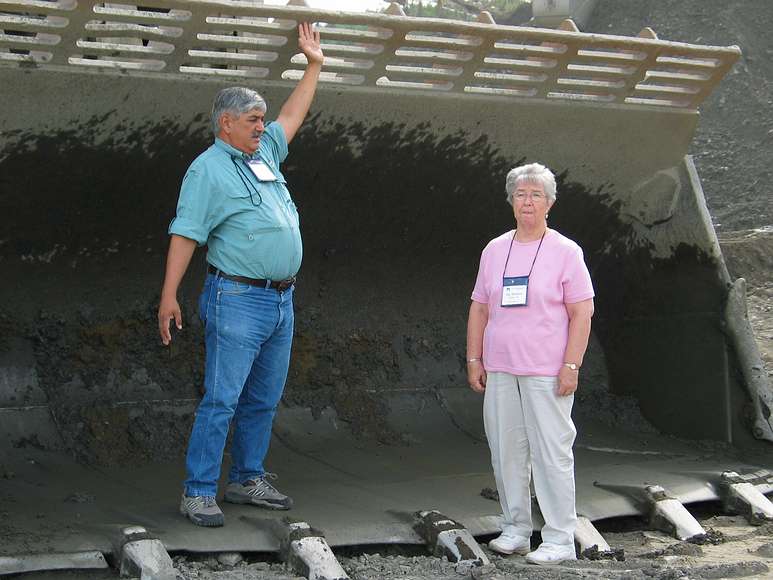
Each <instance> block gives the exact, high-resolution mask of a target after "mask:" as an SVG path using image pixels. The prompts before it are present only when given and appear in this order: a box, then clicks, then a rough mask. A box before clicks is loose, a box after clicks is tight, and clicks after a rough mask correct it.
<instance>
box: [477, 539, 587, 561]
mask: <svg viewBox="0 0 773 580" xmlns="http://www.w3.org/2000/svg"><path fill="white" fill-rule="evenodd" d="M489 545H491V544H489ZM576 559H577V554H575V552H574V545H566V546H562V545H559V544H547V543H543V544H540V547H539V548H537V549H536V550H534V551H533V552H529V553H528V554H526V561H527V562H528V563H529V564H539V565H544V564H558V563H559V562H564V561H565V560H576Z"/></svg>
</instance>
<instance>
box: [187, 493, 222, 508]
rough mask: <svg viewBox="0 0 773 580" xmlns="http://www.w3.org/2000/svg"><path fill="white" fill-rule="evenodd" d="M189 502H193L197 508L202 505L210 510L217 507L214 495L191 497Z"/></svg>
mask: <svg viewBox="0 0 773 580" xmlns="http://www.w3.org/2000/svg"><path fill="white" fill-rule="evenodd" d="M188 500H189V501H191V502H192V504H193V506H195V507H198V506H199V505H201V506H203V507H205V508H208V507H212V506H213V505H217V502H216V501H215V497H214V496H212V495H197V496H194V497H189V498H188Z"/></svg>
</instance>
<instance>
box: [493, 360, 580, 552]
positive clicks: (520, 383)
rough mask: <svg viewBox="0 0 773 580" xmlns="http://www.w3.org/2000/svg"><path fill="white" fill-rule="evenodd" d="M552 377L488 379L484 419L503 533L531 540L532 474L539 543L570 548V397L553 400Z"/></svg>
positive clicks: (499, 376)
mask: <svg viewBox="0 0 773 580" xmlns="http://www.w3.org/2000/svg"><path fill="white" fill-rule="evenodd" d="M557 390H558V379H557V378H556V377H531V376H515V375H511V374H509V373H495V372H492V373H488V378H487V381H486V395H485V399H484V403H483V419H484V424H485V427H486V437H487V438H488V442H489V447H490V448H491V464H492V466H493V468H494V477H495V478H496V482H497V490H498V491H499V502H500V504H501V505H502V531H503V532H506V533H508V534H510V535H519V536H524V537H529V536H531V531H532V522H531V494H530V492H529V481H530V479H531V472H532V470H533V472H534V490H535V491H536V493H537V501H538V502H539V507H540V511H541V512H542V517H543V518H544V519H545V527H543V528H542V541H543V542H548V543H551V544H559V545H574V529H575V527H576V525H577V514H576V512H575V504H574V497H575V493H574V455H573V454H572V445H573V443H574V437H575V435H576V434H577V431H576V430H575V428H574V423H572V417H571V413H572V403H573V402H574V395H570V396H568V397H559V396H558V395H557Z"/></svg>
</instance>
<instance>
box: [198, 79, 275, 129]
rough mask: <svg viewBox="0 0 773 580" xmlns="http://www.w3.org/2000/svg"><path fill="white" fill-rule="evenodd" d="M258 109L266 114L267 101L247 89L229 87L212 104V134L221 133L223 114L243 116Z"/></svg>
mask: <svg viewBox="0 0 773 580" xmlns="http://www.w3.org/2000/svg"><path fill="white" fill-rule="evenodd" d="M253 109H258V110H259V111H261V112H263V113H265V112H266V101H265V100H264V99H263V97H261V96H260V95H259V94H258V93H257V92H255V91H253V90H252V89H248V88H247V87H228V88H227V89H223V90H221V91H220V92H219V93H218V94H217V96H216V97H215V102H214V103H212V114H211V116H210V118H211V120H212V132H213V133H214V134H215V136H217V135H218V134H219V133H220V116H221V115H222V114H223V113H231V114H232V115H236V116H237V117H238V116H239V115H243V114H244V113H246V112H247V111H252V110H253Z"/></svg>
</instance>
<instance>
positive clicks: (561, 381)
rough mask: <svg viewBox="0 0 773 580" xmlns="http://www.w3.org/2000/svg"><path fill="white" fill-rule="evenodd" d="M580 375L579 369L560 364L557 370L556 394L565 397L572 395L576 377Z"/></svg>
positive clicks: (575, 388)
mask: <svg viewBox="0 0 773 580" xmlns="http://www.w3.org/2000/svg"><path fill="white" fill-rule="evenodd" d="M579 376H580V371H579V369H578V370H574V371H573V370H572V369H570V368H569V367H567V366H562V367H561V370H560V371H558V396H559V397H566V396H568V395H573V394H574V392H575V391H576V390H577V379H578V378H579Z"/></svg>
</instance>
